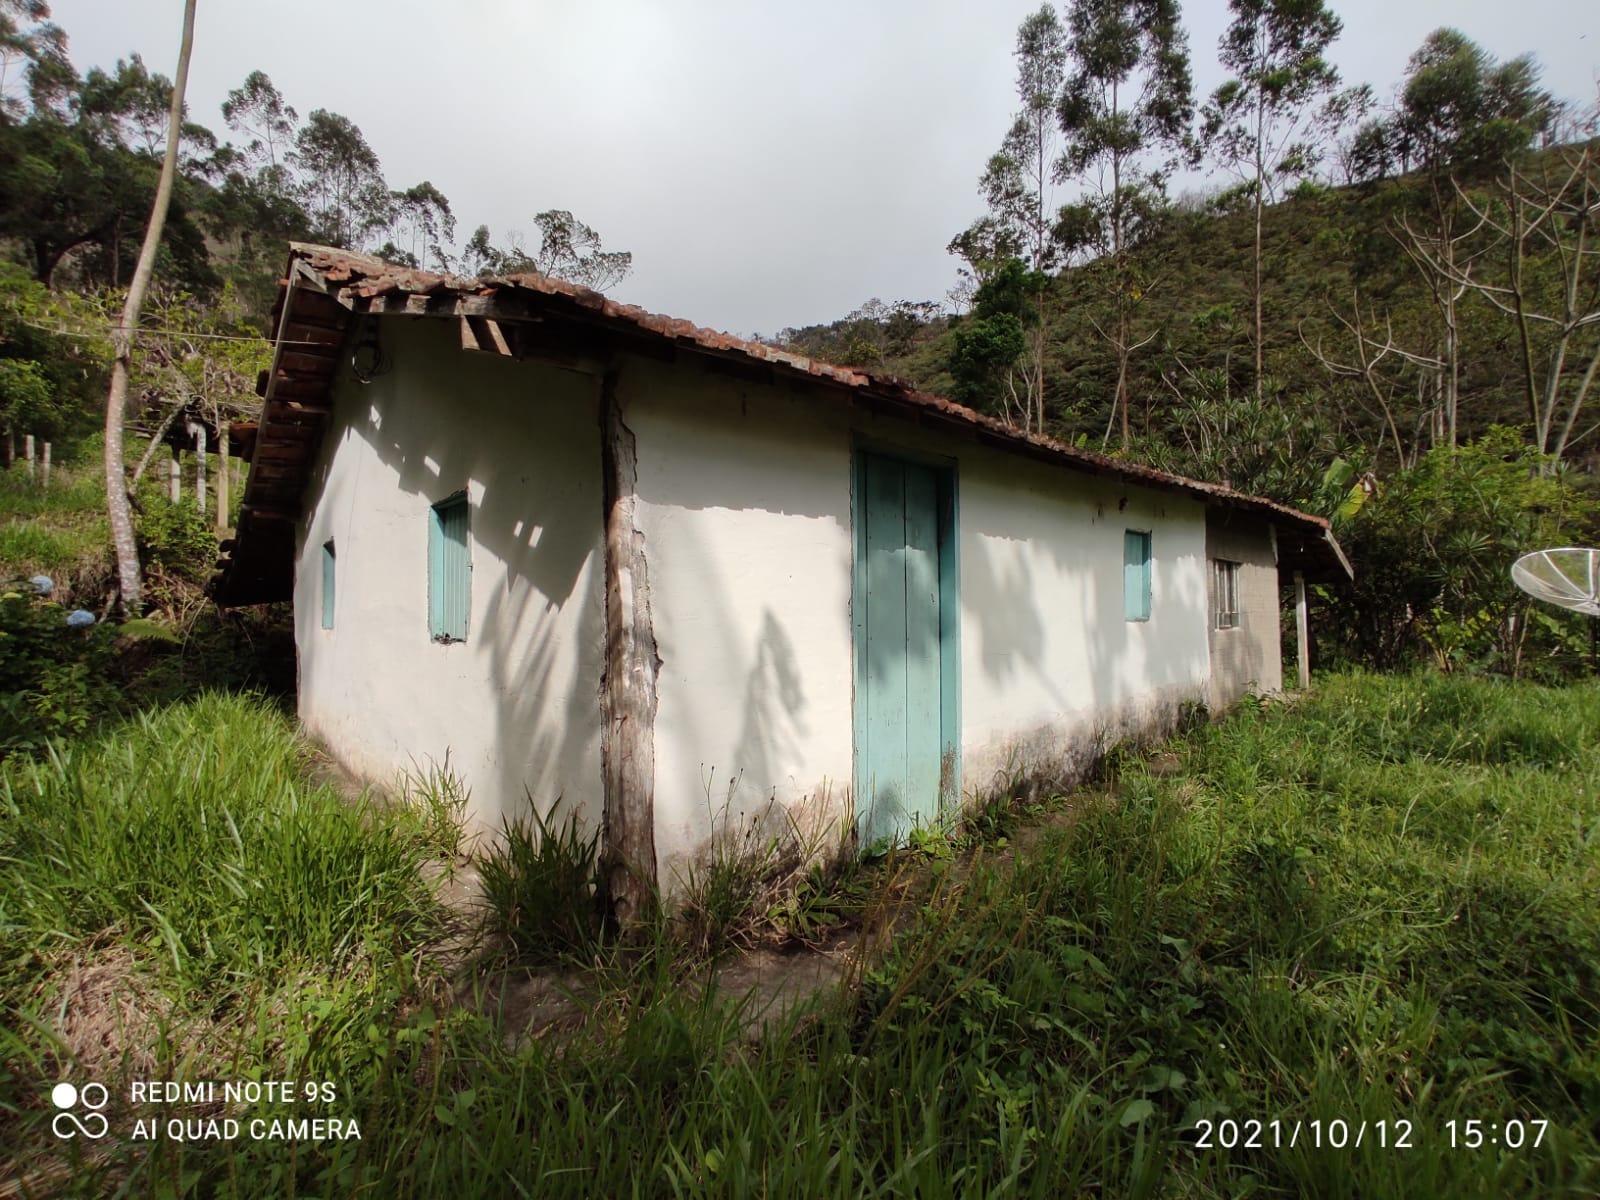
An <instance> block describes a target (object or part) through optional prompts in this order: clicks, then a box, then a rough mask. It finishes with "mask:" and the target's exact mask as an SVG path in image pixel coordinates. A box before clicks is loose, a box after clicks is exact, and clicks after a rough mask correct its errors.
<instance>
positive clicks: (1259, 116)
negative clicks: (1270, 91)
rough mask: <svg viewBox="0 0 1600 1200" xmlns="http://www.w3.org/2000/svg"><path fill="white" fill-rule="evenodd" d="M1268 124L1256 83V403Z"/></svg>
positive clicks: (1261, 386)
mask: <svg viewBox="0 0 1600 1200" xmlns="http://www.w3.org/2000/svg"><path fill="white" fill-rule="evenodd" d="M1265 124H1266V98H1265V96H1264V95H1263V94H1262V91H1261V85H1260V84H1259V83H1258V84H1257V85H1256V261H1255V272H1256V273H1255V302H1256V403H1257V404H1260V403H1261V402H1262V399H1263V397H1264V396H1265V392H1266V389H1265V383H1264V381H1263V379H1262V377H1261V369H1262V361H1263V357H1262V349H1261V338H1262V334H1261V325H1262V322H1261V219H1262V212H1263V210H1264V209H1265V208H1266V204H1267V170H1266V164H1265V163H1264V162H1263V161H1262V151H1263V147H1262V139H1263V138H1264V137H1265V129H1264V126H1265Z"/></svg>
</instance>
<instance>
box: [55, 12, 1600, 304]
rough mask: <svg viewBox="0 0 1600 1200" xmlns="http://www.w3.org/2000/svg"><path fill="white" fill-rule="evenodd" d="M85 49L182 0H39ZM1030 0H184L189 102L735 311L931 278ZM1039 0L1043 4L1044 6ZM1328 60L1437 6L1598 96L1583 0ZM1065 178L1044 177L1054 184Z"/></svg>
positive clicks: (1209, 55) (1595, 49)
mask: <svg viewBox="0 0 1600 1200" xmlns="http://www.w3.org/2000/svg"><path fill="white" fill-rule="evenodd" d="M51 4H52V8H53V9H54V15H55V19H56V21H57V22H58V23H59V24H61V25H62V26H63V27H64V28H65V29H66V31H67V34H68V36H69V39H70V51H71V55H72V59H73V62H74V64H75V65H76V66H77V67H78V69H79V70H80V71H82V70H85V69H87V68H88V67H91V66H104V67H110V66H111V65H112V64H113V63H114V62H115V61H116V59H117V58H119V57H125V56H126V55H128V54H129V53H130V52H138V53H139V54H141V55H142V56H143V57H144V59H145V62H146V63H147V64H148V65H149V66H150V67H151V68H152V69H154V70H159V71H161V72H163V73H165V74H167V75H169V76H170V75H171V74H172V72H173V68H174V66H175V64H176V61H177V45H178V34H179V22H180V19H181V13H182V8H183V5H182V3H181V2H180V0H51ZM1037 6H1038V0H988V2H984V0H854V2H850V3H841V2H838V0H811V2H810V3H802V4H796V3H783V4H776V3H762V2H761V0H742V2H735V0H676V2H674V0H656V2H654V3H652V2H650V0H591V2H587V3H578V2H573V3H555V2H550V0H448V2H441V0H314V2H313V0H269V2H265V3H263V2H259V0H257V2H245V0H199V15H198V19H197V21H196V30H195V48H194V62H193V65H192V66H191V69H190V78H189V105H190V114H191V117H192V119H194V120H198V121H199V122H201V123H202V124H207V125H210V126H211V127H212V129H213V130H214V131H215V132H217V133H218V135H219V136H223V135H225V134H226V132H227V131H226V128H225V126H224V124H223V121H222V116H221V112H220V105H221V103H222V99H223V97H224V96H225V95H226V94H227V92H228V91H229V90H230V89H231V88H235V87H237V86H239V84H240V82H241V81H242V80H243V79H244V77H245V75H246V74H247V73H248V72H250V71H251V70H253V69H260V70H263V71H265V72H266V73H267V74H268V75H270V76H271V77H272V79H273V82H274V83H276V84H277V86H278V88H279V90H280V91H282V92H283V94H284V96H285V98H286V99H287V100H288V102H289V103H291V104H293V105H294V106H295V107H296V108H297V109H298V110H299V111H300V113H301V115H302V116H304V115H305V114H306V113H308V112H310V111H311V110H312V109H314V108H328V109H332V110H333V111H335V112H339V113H342V114H344V115H345V116H347V117H349V118H351V119H352V120H353V121H355V123H356V124H357V125H359V126H360V127H361V130H362V132H363V133H364V134H365V135H366V137H367V140H368V142H369V143H370V144H371V145H372V147H373V149H374V150H375V151H376V152H377V153H378V155H379V157H380V158H381V159H382V161H383V169H384V174H385V176H386V177H387V179H388V180H389V184H390V186H391V187H396V188H404V187H407V186H410V185H411V184H414V183H417V182H420V181H421V180H423V179H427V180H431V181H432V182H433V184H434V185H435V186H436V187H438V188H439V189H440V190H441V191H443V192H444V193H445V194H446V195H447V196H448V197H449V199H450V203H451V206H452V208H453V209H454V211H455V213H456V216H457V219H458V222H459V228H458V230H457V238H458V242H459V241H464V240H465V239H466V237H467V236H468V235H469V234H470V232H471V230H472V229H473V228H474V227H475V226H477V225H479V224H482V223H487V224H488V225H489V227H490V229H491V230H492V232H493V233H494V235H495V236H496V239H497V240H499V239H502V238H503V237H504V235H505V233H506V232H507V231H508V230H512V229H519V230H523V231H530V230H532V228H533V224H532V216H533V214H534V213H536V212H539V211H541V210H543V209H546V208H566V209H570V210H572V212H573V213H575V214H576V215H577V216H578V217H579V218H580V219H581V220H584V221H586V222H588V223H589V224H590V225H592V226H594V228H596V229H597V230H598V231H599V232H600V234H601V235H602V237H603V238H604V239H605V245H606V248H607V249H613V250H631V251H632V252H633V256H634V271H633V274H632V275H631V276H629V277H628V278H627V279H626V280H624V281H623V282H622V283H621V284H619V285H617V287H615V288H614V289H613V290H612V295H613V296H614V297H616V298H617V299H620V300H625V301H628V302H631V303H636V304H642V305H644V306H645V307H646V308H650V309H653V310H655V311H658V312H664V313H668V314H670V315H672V316H677V317H686V318H688V319H690V320H693V321H696V322H698V323H700V324H703V325H711V326H714V327H716V328H720V329H726V330H730V331H733V332H737V333H746V334H748V333H751V332H755V331H760V332H763V333H772V332H774V331H776V330H777V329H779V328H780V327H782V326H785V325H801V324H806V323H810V322H816V321H826V320H832V319H834V318H836V317H840V316H843V315H844V314H845V313H846V312H848V311H849V310H851V309H852V308H855V307H856V306H858V305H859V304H860V303H861V302H862V301H864V300H866V299H867V298H869V297H872V296H877V297H881V298H882V299H884V300H887V301H893V300H899V299H912V300H920V299H935V298H941V297H942V296H943V295H944V293H945V291H946V289H948V288H949V287H950V285H951V284H952V283H953V282H954V279H955V262H954V260H953V259H951V258H950V257H949V256H948V255H947V254H946V253H945V251H944V247H945V244H946V243H947V242H948V241H949V240H950V238H951V237H952V236H953V235H954V234H955V233H957V232H959V231H960V230H961V229H963V228H964V227H965V226H966V225H967V224H968V223H969V222H970V221H971V220H972V219H973V218H974V217H976V216H978V215H980V213H981V212H982V202H981V200H980V199H979V197H978V194H977V179H978V176H979V174H980V173H981V172H982V169H983V164H984V161H985V159H986V158H987V157H988V156H989V155H990V154H991V153H993V152H994V150H995V149H997V148H998V146H999V143H1000V140H1001V138H1002V137H1003V136H1004V134H1005V131H1006V128H1007V126H1008V124H1009V121H1010V114H1011V112H1012V111H1013V108H1014V106H1015V102H1016V100H1015V92H1014V63H1013V60H1012V57H1011V55H1012V51H1013V48H1014V43H1015V37H1016V28H1017V24H1018V23H1019V21H1020V20H1021V19H1022V17H1023V16H1025V15H1026V14H1027V13H1028V12H1030V11H1033V10H1034V9H1035V8H1037ZM1059 7H1060V6H1058V8H1059ZM1333 7H1334V8H1335V10H1336V11H1337V12H1338V13H1339V14H1340V15H1341V16H1342V17H1343V19H1344V35H1343V37H1342V38H1341V39H1340V41H1339V42H1338V43H1337V44H1336V46H1335V48H1334V59H1335V61H1336V62H1337V64H1338V66H1339V68H1340V70H1341V72H1342V73H1343V75H1344V77H1345V79H1346V80H1347V81H1349V82H1367V83H1371V84H1372V85H1373V86H1374V88H1375V89H1376V90H1377V92H1378V94H1379V96H1380V97H1381V98H1383V99H1388V98H1389V97H1390V96H1391V95H1392V91H1393V87H1394V84H1395V82H1396V81H1397V80H1398V79H1399V78H1400V75H1401V73H1402V71H1403V70H1404V67H1405V61H1406V59H1407V57H1408V56H1409V55H1410V54H1411V52H1412V51H1413V50H1414V49H1416V47H1417V46H1418V45H1419V44H1420V43H1421V41H1422V39H1423V37H1424V36H1425V35H1426V34H1427V33H1428V32H1429V31H1430V30H1432V29H1434V28H1437V27H1438V26H1440V25H1445V24H1449V25H1454V26H1455V27H1457V28H1459V29H1461V30H1463V31H1464V32H1465V33H1466V34H1467V35H1468V36H1469V37H1471V38H1473V39H1474V40H1476V41H1477V42H1478V43H1479V44H1481V45H1482V46H1484V47H1485V48H1486V49H1487V50H1488V51H1489V52H1490V53H1491V54H1493V55H1494V56H1496V57H1497V58H1509V57H1512V56H1514V55H1517V54H1520V53H1523V52H1532V53H1533V54H1534V55H1535V56H1536V57H1537V58H1538V59H1539V61H1540V63H1541V64H1542V65H1543V67H1544V82H1545V85H1546V86H1547V87H1549V88H1550V89H1551V90H1552V91H1554V92H1555V93H1556V94H1557V95H1558V96H1562V97H1567V98H1578V99H1581V98H1585V97H1587V98H1590V99H1592V98H1593V97H1594V95H1595V89H1596V77H1597V70H1600V4H1596V3H1594V0H1334V2H1333ZM1226 17H1227V10H1226V3H1225V0H1191V2H1190V3H1188V4H1187V5H1185V9H1184V19H1185V22H1186V23H1187V26H1188V29H1189V35H1190V47H1191V52H1192V54H1193V58H1194V73H1195V82H1196V86H1197V89H1198V90H1202V91H1209V90H1210V89H1211V88H1213V87H1215V86H1216V84H1217V83H1219V82H1220V80H1221V71H1220V69H1219V68H1218V66H1217V64H1216V44H1217V38H1218V35H1219V34H1220V33H1221V32H1222V29H1223V27H1224V25H1225V24H1226ZM1065 198H1066V196H1065V194H1063V195H1062V196H1060V197H1059V199H1063V200H1064V199H1065Z"/></svg>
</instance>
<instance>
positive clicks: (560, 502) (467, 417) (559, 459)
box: [294, 318, 604, 830]
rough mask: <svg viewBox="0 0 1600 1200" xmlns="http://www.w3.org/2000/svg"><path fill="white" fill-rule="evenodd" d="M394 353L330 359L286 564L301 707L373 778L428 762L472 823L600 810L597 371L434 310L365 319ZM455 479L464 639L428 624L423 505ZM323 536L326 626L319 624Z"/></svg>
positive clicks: (308, 720)
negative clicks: (492, 343)
mask: <svg viewBox="0 0 1600 1200" xmlns="http://www.w3.org/2000/svg"><path fill="white" fill-rule="evenodd" d="M380 330H381V338H382V346H383V350H384V353H385V354H386V355H387V356H388V357H389V359H390V360H391V362H392V367H391V369H390V370H389V371H388V372H387V373H385V374H383V375H381V376H380V377H378V378H377V379H376V380H374V382H372V383H371V384H370V385H367V386H362V385H360V384H357V383H355V382H354V381H353V380H352V379H350V378H349V375H348V372H346V373H345V375H344V377H343V378H342V379H341V381H340V382H339V384H338V385H337V387H336V390H335V402H334V412H333V419H332V424H331V427H330V429H329V430H328V432H327V434H326V436H325V439H324V442H323V445H322V450H321V456H320V466H319V469H318V471H317V472H316V474H315V476H314V478H313V482H312V484H311V485H310V488H309V491H308V495H307V511H308V513H309V514H310V517H309V520H306V521H303V522H302V525H301V529H300V531H299V543H298V547H297V567H296V572H295V592H294V606H295V641H296V645H297V646H298V648H299V655H300V699H299V705H300V717H301V720H302V721H303V722H304V724H305V726H306V727H307V728H308V729H309V730H310V731H311V732H312V733H314V734H316V735H317V736H319V737H320V738H322V739H323V740H324V741H325V742H326V743H327V745H328V748H329V749H330V750H331V751H332V753H333V754H334V755H335V756H336V757H337V758H339V759H340V760H341V761H342V762H344V763H345V764H347V765H348V766H350V767H351V768H352V769H354V770H356V771H357V772H359V773H361V774H362V775H365V776H366V777H368V778H371V779H374V780H377V781H381V782H387V781H390V780H392V779H393V778H394V776H395V775H396V773H397V772H398V771H401V770H404V769H406V768H408V767H410V766H412V765H413V764H417V765H421V764H426V763H428V762H430V761H432V762H438V763H442V762H443V761H444V760H445V756H446V754H448V755H449V763H450V766H451V768H452V769H453V770H454V771H455V772H457V773H458V774H459V775H460V776H461V777H462V779H463V780H464V782H465V783H466V784H467V785H468V787H470V789H471V791H472V810H471V812H472V817H473V818H474V822H475V823H476V824H477V825H478V826H480V827H482V828H487V829H490V830H492V829H495V828H498V826H499V823H500V819H501V816H502V815H503V814H504V815H515V814H517V813H519V812H525V811H526V800H525V798H524V788H526V789H527V790H528V791H529V792H531V794H532V796H533V798H534V800H535V802H536V803H537V804H538V805H539V807H540V808H541V809H542V810H543V809H548V808H549V807H550V805H551V804H553V803H554V802H555V800H556V798H557V797H558V796H559V797H563V798H564V801H565V804H566V805H568V806H576V807H577V808H578V810H579V811H581V812H582V813H583V814H584V815H585V818H586V820H587V821H588V822H589V825H588V827H589V828H590V829H595V828H598V822H599V818H600V812H601V779H600V736H599V731H600V723H599V711H600V710H599V684H600V672H601V666H602V661H603V659H602V650H603V644H604V594H603V590H602V588H603V583H604V570H603V550H602V541H601V489H600V435H599V425H598V395H599V392H598V384H597V382H596V381H595V380H594V379H593V378H592V377H588V376H584V375H578V374H574V373H571V372H565V371H559V370H555V369H551V368H545V367H539V366H535V365H532V364H526V363H514V362H510V361H507V360H504V359H500V358H496V357H494V356H491V355H487V354H475V353H466V352H462V351H461V350H460V349H459V347H458V343H457V342H456V339H455V327H454V325H453V324H452V323H450V322H445V321H436V320H407V319H405V318H387V319H385V320H383V321H382V322H381V323H380ZM462 488H466V489H467V492H468V498H469V501H470V505H471V517H470V520H471V555H472V568H473V570H472V605H471V613H470V617H469V621H468V632H467V639H466V641H465V642H463V643H459V644H451V645H441V644H436V643H434V642H432V641H431V640H430V639H429V635H428V591H427V555H428V513H429V508H430V507H431V505H432V504H434V503H435V502H437V501H438V500H441V499H443V498H445V497H446V496H448V495H450V494H452V493H454V492H457V491H459V490H461V489H462ZM329 537H332V538H333V539H334V543H335V547H336V550H337V557H338V585H337V599H336V609H337V611H336V614H335V622H334V628H333V629H331V630H324V629H322V628H321V590H322V584H321V569H322V568H321V555H322V545H323V543H324V542H325V541H326V540H327V539H328V538H329Z"/></svg>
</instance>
